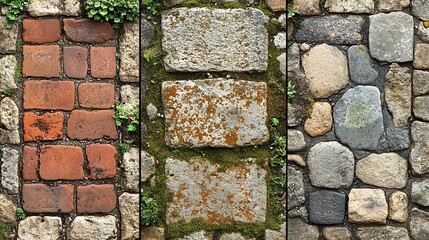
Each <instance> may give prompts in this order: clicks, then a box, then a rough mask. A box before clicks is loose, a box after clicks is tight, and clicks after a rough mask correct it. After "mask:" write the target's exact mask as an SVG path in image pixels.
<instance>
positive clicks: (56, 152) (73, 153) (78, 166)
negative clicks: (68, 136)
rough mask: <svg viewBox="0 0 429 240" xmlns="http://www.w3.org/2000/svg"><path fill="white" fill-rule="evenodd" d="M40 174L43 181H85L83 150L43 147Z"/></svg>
mask: <svg viewBox="0 0 429 240" xmlns="http://www.w3.org/2000/svg"><path fill="white" fill-rule="evenodd" d="M39 173H40V178H42V179H43V180H80V179H83V178H84V177H85V176H84V173H83V153H82V149H81V148H80V147H76V146H61V145H52V146H42V147H41V148H40V170H39Z"/></svg>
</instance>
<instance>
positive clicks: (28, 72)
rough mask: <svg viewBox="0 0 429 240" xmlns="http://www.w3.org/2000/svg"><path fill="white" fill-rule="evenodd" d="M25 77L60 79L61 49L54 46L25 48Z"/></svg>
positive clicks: (23, 65) (23, 72)
mask: <svg viewBox="0 0 429 240" xmlns="http://www.w3.org/2000/svg"><path fill="white" fill-rule="evenodd" d="M22 49H23V57H24V60H23V63H22V76H23V77H59V76H60V47H59V46H57V45H54V46H24V47H23V48H22Z"/></svg>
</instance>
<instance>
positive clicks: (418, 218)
mask: <svg viewBox="0 0 429 240" xmlns="http://www.w3.org/2000/svg"><path fill="white" fill-rule="evenodd" d="M410 232H411V236H412V237H413V239H414V240H427V239H429V213H428V212H427V211H423V210H420V209H418V208H413V209H411V211H410Z"/></svg>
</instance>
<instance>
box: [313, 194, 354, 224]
mask: <svg viewBox="0 0 429 240" xmlns="http://www.w3.org/2000/svg"><path fill="white" fill-rule="evenodd" d="M308 204H309V205H308V206H309V211H308V212H309V221H310V222H311V223H313V224H322V225H325V224H341V223H343V222H344V219H345V214H346V194H345V193H340V192H334V191H326V190H324V191H317V192H312V193H310V195H309V197H308Z"/></svg>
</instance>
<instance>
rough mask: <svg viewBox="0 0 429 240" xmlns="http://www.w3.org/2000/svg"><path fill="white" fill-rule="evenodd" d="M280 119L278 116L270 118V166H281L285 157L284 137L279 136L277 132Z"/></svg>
mask: <svg viewBox="0 0 429 240" xmlns="http://www.w3.org/2000/svg"><path fill="white" fill-rule="evenodd" d="M279 124H280V121H279V120H278V118H272V119H271V126H272V132H273V133H272V141H273V142H272V143H271V149H272V155H271V157H270V161H269V163H270V166H271V167H278V166H283V165H284V163H285V159H286V137H285V136H281V135H280V134H279V133H278V130H277V127H278V126H279Z"/></svg>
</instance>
